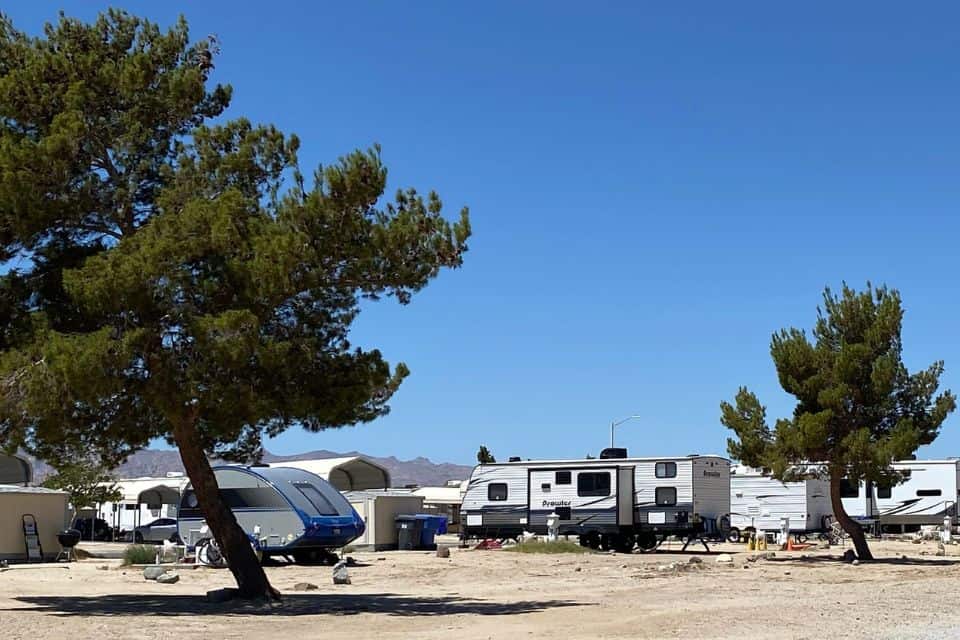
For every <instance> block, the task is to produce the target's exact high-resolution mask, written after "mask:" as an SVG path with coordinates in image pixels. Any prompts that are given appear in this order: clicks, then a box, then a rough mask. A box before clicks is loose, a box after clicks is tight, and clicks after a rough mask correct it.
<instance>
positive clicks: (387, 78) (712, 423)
mask: <svg viewBox="0 0 960 640" xmlns="http://www.w3.org/2000/svg"><path fill="white" fill-rule="evenodd" d="M661 4H662V3H661ZM667 4H669V3H667ZM780 4H781V3H761V2H752V3H747V2H744V3H734V4H730V3H715V2H714V3H707V2H703V3H697V2H694V3H684V4H683V6H682V7H681V6H660V5H659V4H655V3H622V4H616V3H600V2H598V3H590V4H589V5H588V4H587V3H564V2H557V1H553V2H542V3H534V2H526V3H514V2H505V1H504V2H488V3H483V5H482V6H481V5H480V4H476V3H472V4H471V3H454V2H426V1H423V2H416V3H398V2H386V1H383V2H360V1H357V2H349V3H332V2H325V3H292V2H283V1H273V2H269V3H266V2H256V3H254V2H229V3H228V2H205V3H179V2H163V3H160V2H157V3H143V2H127V3H125V4H124V7H125V8H127V9H128V10H130V11H132V12H134V13H137V14H140V15H145V16H148V17H150V18H152V19H154V20H156V21H159V22H161V23H164V24H169V23H170V22H171V21H172V20H173V19H174V18H175V17H176V15H177V14H179V13H184V14H185V15H186V16H187V18H188V20H189V21H190V23H191V29H192V34H193V35H194V36H195V37H197V38H200V37H203V36H205V35H207V34H209V33H215V34H217V35H218V36H219V39H220V41H221V43H222V48H223V53H222V55H221V57H220V59H219V60H217V67H216V72H215V79H216V80H218V81H221V82H228V83H230V84H232V85H233V86H234V90H235V94H234V95H235V100H234V102H233V105H232V108H231V110H230V113H229V115H231V116H247V117H249V118H250V119H252V120H254V121H262V122H272V123H274V124H276V125H278V126H279V127H281V128H282V129H284V130H286V131H289V132H295V133H297V134H298V135H299V136H300V137H301V140H302V151H301V160H302V162H303V164H304V165H305V166H307V167H311V166H313V165H316V164H317V163H320V162H329V161H331V160H333V159H335V158H336V157H337V156H339V155H340V154H343V153H345V152H347V151H349V150H351V149H353V148H356V147H365V146H368V145H370V144H371V143H374V142H379V143H380V144H382V145H383V150H384V158H385V160H386V162H387V164H388V166H389V168H390V190H393V189H395V188H397V187H401V186H408V185H412V186H416V187H417V188H419V189H422V190H426V189H431V188H433V189H436V190H437V191H438V192H439V193H440V195H441V196H442V197H443V199H444V202H445V203H446V204H447V205H448V207H449V210H450V212H451V214H453V213H455V211H456V209H457V208H458V207H459V206H461V205H463V204H467V205H469V206H470V207H471V212H472V213H471V215H472V223H473V228H474V237H473V239H472V240H471V243H470V252H469V254H468V255H467V257H466V260H465V263H464V266H463V268H462V269H461V270H459V271H455V272H448V273H444V274H443V275H442V276H441V277H440V278H439V279H438V280H437V281H436V282H434V283H433V284H431V285H430V286H429V287H428V288H427V289H426V290H424V291H423V292H422V293H421V294H420V295H419V296H417V297H415V298H414V301H413V303H412V304H411V305H409V306H407V307H400V306H399V305H397V304H395V303H393V302H390V301H385V302H381V303H378V304H376V305H373V306H371V307H370V308H368V309H366V310H365V312H364V313H363V314H362V316H361V317H360V319H359V320H358V322H357V324H356V326H355V330H354V333H353V339H354V342H356V343H358V344H362V345H364V346H367V347H379V348H380V349H381V350H382V351H383V352H384V353H385V355H386V356H387V357H388V358H389V359H390V360H391V361H394V362H396V361H404V362H406V363H407V364H408V365H409V366H410V368H411V369H412V375H411V376H410V378H409V379H408V380H407V381H406V383H405V384H404V385H403V387H402V388H401V390H400V392H399V393H398V394H397V396H396V397H395V399H394V401H393V402H392V407H393V411H392V413H391V414H390V415H389V416H388V417H386V418H383V419H380V420H378V421H376V422H374V423H371V424H368V425H361V426H359V427H355V428H348V429H342V430H338V431H328V432H326V433H323V434H319V435H313V434H306V433H304V432H302V431H299V430H291V431H290V432H288V433H287V434H284V435H283V436H281V437H280V438H278V439H277V440H275V441H274V442H271V443H270V444H269V445H268V446H269V448H270V449H271V450H273V451H276V452H280V453H293V452H298V451H303V450H309V449H320V448H325V449H332V450H340V451H345V450H359V451H364V452H368V453H371V454H375V455H396V456H398V457H403V458H408V457H413V456H417V455H424V456H428V457H430V458H432V459H434V460H446V461H453V462H462V463H469V462H472V461H474V456H475V452H476V450H477V448H478V446H479V445H480V444H481V443H484V444H486V445H487V446H488V447H489V448H490V449H491V450H492V451H493V452H494V453H495V454H496V455H497V456H501V457H506V456H509V455H521V456H524V457H534V458H539V457H563V456H582V455H583V454H585V453H587V452H592V453H596V452H597V451H598V450H599V449H600V448H601V447H603V446H605V444H606V442H607V439H608V426H607V425H609V422H610V420H612V419H614V418H622V417H624V416H627V415H631V414H638V415H640V416H642V419H640V420H638V421H635V422H632V423H628V424H626V425H624V426H622V427H621V428H620V429H619V432H618V433H619V435H618V444H621V445H623V446H627V447H629V449H630V450H631V452H632V453H635V454H638V455H639V454H644V455H647V454H649V455H656V454H686V453H693V452H700V453H707V452H724V451H725V439H726V437H727V432H726V430H725V429H724V428H723V427H722V426H720V424H719V421H718V416H719V408H718V405H719V403H720V401H721V400H723V399H728V398H731V397H732V396H733V394H734V393H735V392H736V389H737V387H738V385H741V384H746V385H748V386H750V387H751V388H752V389H753V390H755V391H756V392H757V393H758V394H759V395H760V397H761V400H762V401H764V402H765V403H766V404H767V405H768V408H769V412H770V413H771V414H772V415H779V414H784V413H787V412H788V411H789V410H790V408H791V406H792V405H791V404H790V402H789V397H787V396H786V395H785V394H784V393H783V392H782V391H780V390H779V387H778V386H777V382H776V377H775V374H774V370H773V366H772V363H771V361H770V357H769V352H768V346H769V338H770V334H771V333H772V332H773V331H775V330H777V329H778V328H780V327H784V326H790V325H793V326H800V327H809V326H810V325H811V324H812V323H813V320H814V318H815V309H816V305H817V304H818V302H819V301H820V294H821V291H822V289H823V287H824V286H825V285H831V286H834V287H839V286H840V283H841V282H842V281H844V280H845V281H847V282H848V283H850V284H853V285H856V286H860V285H862V284H863V283H864V282H865V281H867V280H871V281H873V282H874V283H887V284H889V285H891V286H893V287H896V288H899V289H900V290H901V292H902V295H903V298H904V302H905V307H906V311H907V314H906V319H905V327H904V341H905V359H906V361H907V363H908V365H909V366H910V367H912V368H915V367H918V366H926V365H927V364H929V363H930V362H931V361H933V360H935V359H943V360H945V361H946V366H947V372H946V374H945V376H944V382H945V384H946V386H947V387H951V388H953V389H958V387H960V343H958V341H957V340H956V338H955V336H956V330H955V327H956V324H957V321H956V315H957V311H958V306H960V302H958V300H957V291H958V286H957V283H956V276H957V272H958V270H957V268H956V264H955V262H956V257H955V256H956V250H955V247H956V244H957V234H958V230H960V222H958V221H957V215H956V213H957V203H958V202H960V180H958V179H957V176H958V168H960V139H958V138H960V135H958V134H960V129H958V124H957V123H958V120H957V117H958V116H957V114H958V113H960V65H958V64H957V61H958V55H957V54H958V42H960V41H958V40H957V37H956V28H955V25H956V24H957V23H958V20H960V7H958V6H957V5H956V4H955V3H953V4H951V3H946V2H943V3H925V4H924V5H923V6H922V8H920V7H912V10H908V9H907V7H906V5H903V4H902V3H882V2H869V3H867V2H864V3H842V6H838V5H837V3H825V2H810V3H802V4H801V5H797V6H793V7H786V6H775V5H780ZM103 6H106V5H105V4H104V5H101V3H98V2H59V3H47V2H40V1H35V2H30V3H13V6H11V7H6V8H5V9H4V10H5V11H7V12H8V13H9V15H11V16H12V17H13V19H14V21H15V23H16V24H17V26H19V27H20V28H21V29H25V30H27V31H30V32H34V33H35V32H38V31H39V29H40V28H41V26H42V24H43V22H44V21H46V20H50V19H54V18H55V17H56V12H57V10H58V9H59V8H61V7H63V8H64V9H65V10H66V11H67V13H68V14H70V15H76V16H79V17H82V18H91V17H93V16H94V15H95V13H96V12H97V10H98V9H99V8H102V7H103ZM921 453H922V455H932V456H948V455H960V418H957V417H956V416H953V417H951V418H950V419H949V421H948V422H947V424H946V426H945V428H944V430H943V433H942V435H941V437H940V438H939V439H938V440H937V442H936V443H935V444H934V445H933V446H932V447H930V448H929V449H928V450H926V451H924V452H921Z"/></svg>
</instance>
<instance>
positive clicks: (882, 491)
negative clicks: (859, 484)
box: [877, 487, 893, 500]
mask: <svg viewBox="0 0 960 640" xmlns="http://www.w3.org/2000/svg"><path fill="white" fill-rule="evenodd" d="M892 496H893V489H892V488H891V487H877V497H878V498H880V499H881V500H889V499H890V498H891V497H892Z"/></svg>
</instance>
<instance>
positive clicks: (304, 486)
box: [291, 482, 337, 516]
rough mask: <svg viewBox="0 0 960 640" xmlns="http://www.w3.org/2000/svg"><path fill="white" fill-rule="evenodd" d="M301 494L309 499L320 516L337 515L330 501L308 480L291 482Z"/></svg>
mask: <svg viewBox="0 0 960 640" xmlns="http://www.w3.org/2000/svg"><path fill="white" fill-rule="evenodd" d="M291 484H292V485H293V486H295V487H296V488H297V489H298V490H299V491H300V493H302V494H303V496H304V497H305V498H306V499H307V500H309V501H310V504H312V505H313V506H314V507H315V508H316V509H317V512H318V513H319V514H320V515H322V516H335V515H337V510H336V509H335V508H334V506H333V505H332V504H330V501H329V500H327V498H326V496H324V495H323V494H322V493H320V490H319V489H317V488H316V487H315V486H313V485H312V484H310V483H309V482H292V483H291Z"/></svg>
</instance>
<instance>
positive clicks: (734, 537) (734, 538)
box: [727, 527, 740, 544]
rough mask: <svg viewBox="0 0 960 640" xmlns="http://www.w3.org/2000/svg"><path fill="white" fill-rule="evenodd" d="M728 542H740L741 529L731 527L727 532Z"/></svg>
mask: <svg viewBox="0 0 960 640" xmlns="http://www.w3.org/2000/svg"><path fill="white" fill-rule="evenodd" d="M727 542H733V543H734V544H736V543H738V542H740V529H737V528H736V527H730V531H728V532H727Z"/></svg>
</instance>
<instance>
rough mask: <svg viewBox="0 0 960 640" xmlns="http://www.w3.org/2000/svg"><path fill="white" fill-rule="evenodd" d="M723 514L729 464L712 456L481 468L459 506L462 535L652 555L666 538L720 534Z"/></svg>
mask: <svg viewBox="0 0 960 640" xmlns="http://www.w3.org/2000/svg"><path fill="white" fill-rule="evenodd" d="M729 512H730V461H729V460H727V459H726V458H722V457H720V456H713V455H706V456H701V455H691V456H685V457H669V456H667V457H662V458H628V457H626V450H625V449H609V450H604V451H603V452H602V453H601V454H600V458H599V459H592V460H538V461H520V460H517V459H511V461H510V462H505V463H494V464H482V465H478V466H477V467H476V468H474V470H473V473H472V474H471V476H470V480H469V481H468V484H467V489H466V492H465V493H464V496H463V504H462V505H461V512H460V518H461V520H460V522H461V527H462V532H461V535H462V537H464V538H516V537H519V536H521V535H522V534H523V533H524V532H525V531H529V532H532V533H537V534H545V533H547V518H548V517H549V516H550V515H551V514H556V515H557V516H558V517H559V530H558V533H559V534H560V535H576V536H579V538H580V543H581V544H583V545H584V546H589V547H594V548H596V547H603V548H613V549H617V550H619V551H623V552H627V551H630V550H631V549H632V548H633V546H634V545H635V544H637V545H639V546H640V548H641V550H645V551H646V550H651V549H654V548H656V546H657V545H658V544H659V543H660V542H661V541H662V540H663V539H664V538H665V537H667V536H669V535H678V536H682V537H685V538H686V539H687V541H688V542H689V541H690V540H693V539H697V538H699V539H701V540H702V539H704V538H709V537H721V529H723V530H724V531H725V529H726V526H727V524H728V523H727V514H729Z"/></svg>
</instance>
